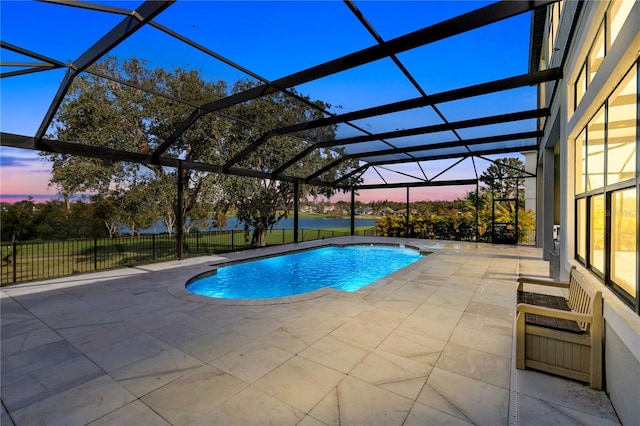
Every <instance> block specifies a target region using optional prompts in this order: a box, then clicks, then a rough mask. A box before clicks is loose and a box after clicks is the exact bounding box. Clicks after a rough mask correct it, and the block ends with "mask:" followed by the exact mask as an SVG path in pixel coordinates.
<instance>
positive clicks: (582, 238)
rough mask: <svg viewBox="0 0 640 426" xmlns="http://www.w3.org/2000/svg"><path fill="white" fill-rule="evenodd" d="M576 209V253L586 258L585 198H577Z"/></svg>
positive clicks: (583, 258)
mask: <svg viewBox="0 0 640 426" xmlns="http://www.w3.org/2000/svg"><path fill="white" fill-rule="evenodd" d="M576 209H577V212H576V213H577V214H576V218H577V223H576V251H577V253H576V254H577V255H578V257H580V258H581V259H582V260H585V259H586V258H587V199H586V198H580V199H578V200H577V203H576Z"/></svg>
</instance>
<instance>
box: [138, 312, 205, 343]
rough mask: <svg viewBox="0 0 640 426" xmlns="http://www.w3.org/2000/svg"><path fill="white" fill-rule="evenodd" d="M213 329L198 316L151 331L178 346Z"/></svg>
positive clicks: (161, 338) (153, 334) (164, 340)
mask: <svg viewBox="0 0 640 426" xmlns="http://www.w3.org/2000/svg"><path fill="white" fill-rule="evenodd" d="M209 331H211V325H210V324H207V323H206V322H204V321H202V320H200V319H197V318H185V319H182V320H180V321H176V322H174V323H171V324H168V325H164V326H162V327H159V328H156V329H153V330H151V331H149V334H151V335H152V336H154V337H157V338H158V339H160V340H162V341H163V342H166V343H168V344H170V345H171V346H177V345H178V344H180V343H183V342H186V341H189V340H192V339H195V338H197V337H200V336H201V335H203V334H206V333H207V332H209Z"/></svg>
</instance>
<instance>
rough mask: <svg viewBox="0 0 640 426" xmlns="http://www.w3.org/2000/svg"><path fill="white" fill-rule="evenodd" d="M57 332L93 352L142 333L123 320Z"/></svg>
mask: <svg viewBox="0 0 640 426" xmlns="http://www.w3.org/2000/svg"><path fill="white" fill-rule="evenodd" d="M58 333H60V335H62V336H63V337H64V338H65V339H66V340H67V341H69V342H71V343H72V344H73V345H74V346H75V347H76V348H78V349H80V350H81V351H82V352H84V353H87V352H93V351H96V350H98V349H102V348H104V347H106V346H110V345H113V344H115V343H118V342H121V341H123V340H126V339H129V338H131V337H134V336H137V335H139V334H141V333H142V331H140V330H139V329H137V328H136V327H133V326H132V325H130V324H127V323H125V322H123V321H119V322H113V323H107V324H97V325H82V326H78V327H69V328H61V329H58Z"/></svg>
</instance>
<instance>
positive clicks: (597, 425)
mask: <svg viewBox="0 0 640 426" xmlns="http://www.w3.org/2000/svg"><path fill="white" fill-rule="evenodd" d="M523 396H524V395H523ZM524 397H525V398H526V396H524ZM547 404H549V405H550V406H551V407H553V408H555V409H556V410H558V411H559V412H561V413H563V414H565V415H566V416H567V417H570V418H572V419H574V420H577V421H578V423H580V425H585V426H613V425H619V424H620V421H619V420H618V418H617V417H616V416H612V415H606V416H602V415H599V414H598V415H593V414H588V413H585V412H583V411H578V410H573V409H571V408H569V407H564V406H562V405H558V404H553V403H547ZM520 418H522V417H520Z"/></svg>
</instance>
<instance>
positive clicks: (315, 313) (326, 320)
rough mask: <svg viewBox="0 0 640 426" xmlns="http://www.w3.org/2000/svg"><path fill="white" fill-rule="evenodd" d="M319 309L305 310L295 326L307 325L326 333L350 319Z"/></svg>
mask: <svg viewBox="0 0 640 426" xmlns="http://www.w3.org/2000/svg"><path fill="white" fill-rule="evenodd" d="M329 303H330V302H329ZM320 309H321V308H317V309H313V310H309V311H308V312H305V314H304V315H303V316H302V317H300V318H299V319H298V321H297V323H296V326H298V327H308V328H312V329H314V330H317V331H320V332H322V333H324V334H328V333H331V332H332V331H334V330H335V329H337V328H338V327H340V326H342V325H343V324H344V323H346V322H347V321H349V320H350V319H351V317H348V316H346V315H340V314H334V313H330V312H325V311H322V310H320Z"/></svg>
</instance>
